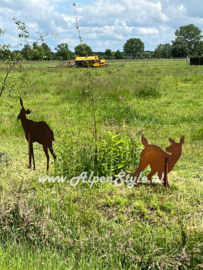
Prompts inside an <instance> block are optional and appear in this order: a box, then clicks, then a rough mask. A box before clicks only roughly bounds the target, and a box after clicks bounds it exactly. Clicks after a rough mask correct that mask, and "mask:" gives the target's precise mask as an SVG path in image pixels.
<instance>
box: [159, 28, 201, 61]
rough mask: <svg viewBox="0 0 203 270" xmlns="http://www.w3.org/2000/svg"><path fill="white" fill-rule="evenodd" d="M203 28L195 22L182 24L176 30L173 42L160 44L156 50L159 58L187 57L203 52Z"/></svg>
mask: <svg viewBox="0 0 203 270" xmlns="http://www.w3.org/2000/svg"><path fill="white" fill-rule="evenodd" d="M201 32H202V31H201V30H200V29H199V28H198V27H197V26H195V25H194V24H189V25H186V26H181V27H180V29H179V30H176V31H175V35H176V39H175V40H172V44H169V43H166V44H159V45H158V46H157V48H156V50H155V56H156V57H157V58H168V57H186V56H187V55H191V56H197V55H202V54H203V41H201V39H202V37H203V36H202V35H201Z"/></svg>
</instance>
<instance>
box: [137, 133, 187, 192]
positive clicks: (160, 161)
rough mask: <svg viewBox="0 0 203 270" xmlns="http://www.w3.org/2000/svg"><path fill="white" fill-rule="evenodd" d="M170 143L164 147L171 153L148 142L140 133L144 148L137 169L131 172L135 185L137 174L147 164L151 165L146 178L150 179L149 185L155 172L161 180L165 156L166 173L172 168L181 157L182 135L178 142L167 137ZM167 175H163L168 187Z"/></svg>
mask: <svg viewBox="0 0 203 270" xmlns="http://www.w3.org/2000/svg"><path fill="white" fill-rule="evenodd" d="M169 141H170V142H171V145H170V146H169V147H167V148H166V151H167V152H169V153H171V155H170V154H168V153H166V152H164V151H163V150H162V149H161V148H160V147H158V146H156V145H153V144H148V141H147V139H146V138H145V137H144V136H143V135H142V144H143V145H144V146H145V149H144V150H143V151H142V153H141V155H140V165H139V167H138V168H137V170H136V171H135V172H134V173H133V177H134V179H135V177H136V179H135V185H136V186H139V184H138V181H137V175H138V173H140V172H141V171H143V170H144V169H145V168H146V167H147V166H148V165H150V167H151V172H150V173H149V174H148V176H147V178H148V180H149V181H150V185H151V187H153V184H152V176H153V175H154V174H155V173H158V177H159V179H160V180H161V177H162V173H164V172H165V171H166V170H165V166H166V158H168V160H167V162H168V164H167V171H168V173H169V172H170V171H171V170H172V169H173V167H174V166H175V164H176V162H177V161H178V159H179V158H180V157H181V153H182V144H183V143H184V136H182V137H181V139H180V142H179V143H176V142H175V141H174V140H173V139H169ZM166 177H167V175H165V185H166V186H167V187H169V188H170V186H169V184H168V181H167V178H166ZM163 184H164V183H163Z"/></svg>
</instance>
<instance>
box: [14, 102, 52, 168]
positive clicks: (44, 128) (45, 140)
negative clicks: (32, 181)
mask: <svg viewBox="0 0 203 270" xmlns="http://www.w3.org/2000/svg"><path fill="white" fill-rule="evenodd" d="M20 104H21V107H22V109H21V111H20V114H19V115H18V119H20V120H21V123H22V127H23V129H24V132H25V137H26V139H27V141H28V143H29V168H30V169H31V158H32V159H33V165H34V170H35V159H34V152H33V143H34V142H38V143H40V144H42V145H43V150H44V153H45V155H46V157H47V171H48V170H49V154H48V148H49V150H50V152H51V154H52V156H53V158H54V160H56V155H55V153H54V150H53V148H52V141H54V133H53V131H52V130H51V129H50V127H49V126H48V125H47V123H45V122H44V121H40V122H34V121H32V120H29V119H27V118H26V114H30V113H31V111H30V110H25V108H24V106H23V101H22V99H21V98H20Z"/></svg>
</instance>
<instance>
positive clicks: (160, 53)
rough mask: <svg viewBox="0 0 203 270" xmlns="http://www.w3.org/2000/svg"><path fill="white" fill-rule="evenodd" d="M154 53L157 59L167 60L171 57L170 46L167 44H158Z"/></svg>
mask: <svg viewBox="0 0 203 270" xmlns="http://www.w3.org/2000/svg"><path fill="white" fill-rule="evenodd" d="M154 53H155V56H156V57H157V58H169V57H171V56H172V46H171V45H170V44H169V43H166V44H159V45H158V46H157V48H156V49H155V52H154Z"/></svg>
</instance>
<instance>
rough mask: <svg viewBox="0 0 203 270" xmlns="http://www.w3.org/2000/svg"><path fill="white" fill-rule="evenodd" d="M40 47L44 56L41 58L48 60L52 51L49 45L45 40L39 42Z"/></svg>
mask: <svg viewBox="0 0 203 270" xmlns="http://www.w3.org/2000/svg"><path fill="white" fill-rule="evenodd" d="M41 47H42V49H43V50H44V57H43V59H44V60H50V59H51V55H52V51H51V49H50V48H49V46H48V45H47V44H46V43H45V42H43V43H42V44H41Z"/></svg>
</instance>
